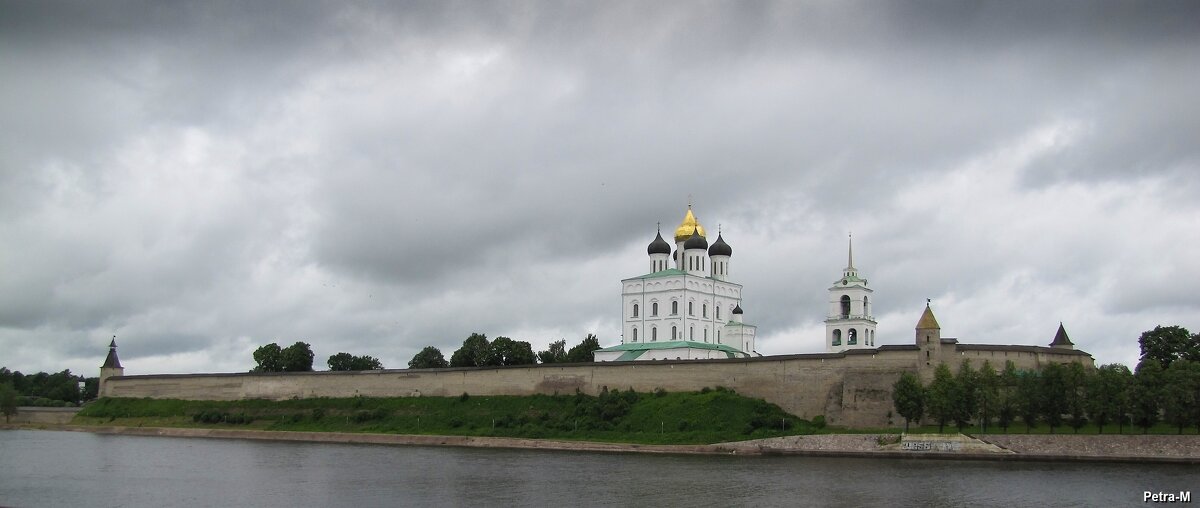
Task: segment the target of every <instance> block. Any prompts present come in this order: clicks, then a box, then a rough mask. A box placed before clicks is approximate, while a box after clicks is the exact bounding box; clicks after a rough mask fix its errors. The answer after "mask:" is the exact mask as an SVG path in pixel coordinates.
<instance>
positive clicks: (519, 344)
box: [408, 333, 600, 369]
mask: <svg viewBox="0 0 1200 508" xmlns="http://www.w3.org/2000/svg"><path fill="white" fill-rule="evenodd" d="M597 349H600V340H599V339H597V338H596V336H595V335H592V334H590V333H589V334H588V335H587V337H584V338H583V340H581V341H580V342H579V344H576V345H575V346H573V347H571V349H569V350H568V349H567V341H566V340H557V341H554V342H551V343H550V346H549V348H547V349H546V350H545V351H539V352H538V353H537V354H536V355H535V354H534V353H533V347H532V346H531V345H530V344H529V343H528V342H525V341H523V340H513V339H510V338H508V337H503V336H501V337H496V338H495V339H494V340H492V341H490V342H489V341H488V339H487V336H486V335H484V334H482V333H472V334H471V335H470V336H469V337H467V339H466V340H464V341H463V343H462V346H461V347H459V348H458V349H457V350H456V351H454V354H452V355H450V361H446V357H445V356H444V355H442V351H441V350H440V349H438V348H436V347H434V346H426V347H425V348H424V349H422V350H421V351H420V352H418V353H417V354H416V355H414V356H413V358H412V360H411V361H409V362H408V367H409V368H410V369H442V368H446V367H486V366H498V365H533V364H536V363H539V362H540V363H579V362H590V361H592V360H593V353H594V352H595V351H596V350H597Z"/></svg>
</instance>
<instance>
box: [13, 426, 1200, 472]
mask: <svg viewBox="0 0 1200 508" xmlns="http://www.w3.org/2000/svg"><path fill="white" fill-rule="evenodd" d="M3 428H38V429H45V430H69V431H77V432H93V433H98V434H121V435H134V436H162V437H194V438H218V439H259V440H271V441H304V442H318V443H360V444H381V445H409V446H461V447H476V448H518V449H539V450H565V451H589V452H610V453H669V454H708V455H807V456H818V457H870V458H896V459H922V458H924V459H956V460H963V459H971V460H1033V461H1094V462H1161V463H1178V464H1194V465H1195V464H1200V436H1196V435H1190V436H1170V435H1101V436H1096V435H1062V434H1058V435H1022V434H1008V435H998V434H989V435H984V436H982V437H981V438H975V437H972V436H967V435H962V434H949V435H938V434H909V435H906V436H904V438H903V440H901V439H900V436H899V435H898V434H818V435H807V436H784V437H776V438H767V439H756V440H752V441H737V442H729V443H718V444H712V445H647V444H630V443H599V442H588V441H556V440H547V439H521V438H504V437H480V436H430V435H404V434H360V433H342V432H280V431H263V430H241V429H214V428H161V427H108V426H90V425H37V426H32V425H3V424H0V429H3ZM906 445H907V446H906ZM913 445H926V446H924V447H922V446H913Z"/></svg>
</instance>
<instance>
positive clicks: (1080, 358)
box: [945, 350, 1093, 371]
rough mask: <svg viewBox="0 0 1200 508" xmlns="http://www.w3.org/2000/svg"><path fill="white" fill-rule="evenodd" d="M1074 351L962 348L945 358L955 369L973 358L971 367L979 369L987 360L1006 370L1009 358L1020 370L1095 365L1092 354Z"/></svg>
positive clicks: (995, 366) (951, 368) (994, 366)
mask: <svg viewBox="0 0 1200 508" xmlns="http://www.w3.org/2000/svg"><path fill="white" fill-rule="evenodd" d="M1072 353H1073V352H1072ZM1072 353H1064V354H1058V353H1053V352H1042V351H1039V352H1031V351H997V350H991V351H988V350H968V351H961V350H960V351H957V352H956V353H955V354H954V355H949V356H947V357H946V358H945V359H946V362H947V364H948V365H949V366H950V370H954V371H957V369H958V366H959V365H961V364H962V361H963V360H967V359H969V360H971V367H972V368H974V369H979V368H980V367H982V366H983V362H984V361H987V362H989V363H991V365H992V368H993V369H996V371H1002V370H1004V364H1005V362H1007V361H1009V360H1011V361H1012V362H1013V364H1014V365H1015V366H1016V368H1017V369H1018V370H1037V369H1041V368H1042V367H1045V366H1046V365H1047V364H1050V363H1071V362H1082V363H1083V365H1084V367H1092V366H1093V360H1092V358H1091V357H1090V356H1084V355H1078V354H1072Z"/></svg>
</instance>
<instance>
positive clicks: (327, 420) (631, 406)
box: [73, 388, 819, 444]
mask: <svg viewBox="0 0 1200 508" xmlns="http://www.w3.org/2000/svg"><path fill="white" fill-rule="evenodd" d="M73 423H75V424H80V425H120V426H129V427H137V426H146V427H151V426H153V427H199V428H238V429H255V430H280V431H307V432H369V433H388V434H431V435H447V436H495V437H516V438H533V439H565V440H582V441H602V442H623V443H643V444H706V443H720V442H728V441H740V440H747V439H760V438H767V437H777V436H786V435H796V434H811V433H814V432H816V431H818V427H819V424H818V425H814V424H813V423H812V422H809V421H806V420H801V419H799V418H797V417H795V416H793V415H790V414H787V413H785V412H784V411H783V410H782V409H780V408H779V407H778V406H776V405H774V404H769V403H767V402H764V401H762V400H760V399H751V398H748V397H742V396H740V395H738V394H736V393H734V392H732V391H729V390H725V389H722V388H717V389H715V390H708V389H706V390H704V391H703V392H699V393H695V392H693V393H663V392H659V393H637V392H632V391H624V392H621V391H615V390H614V391H611V392H607V393H603V394H601V395H600V396H598V397H593V396H588V395H583V394H575V395H557V396H550V395H533V396H527V397H506V396H493V397H482V396H480V397H476V396H462V397H402V398H400V397H398V398H367V397H353V398H343V399H328V398H314V399H295V400H284V401H268V400H239V401H190V400H172V399H166V400H163V399H122V398H107V399H101V400H98V401H96V402H94V403H92V404H90V405H88V406H87V407H85V408H84V409H83V411H81V412H80V413H79V415H78V416H76V417H75V420H74V422H73Z"/></svg>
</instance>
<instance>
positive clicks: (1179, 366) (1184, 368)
mask: <svg viewBox="0 0 1200 508" xmlns="http://www.w3.org/2000/svg"><path fill="white" fill-rule="evenodd" d="M1198 395H1200V363H1196V362H1192V361H1189V360H1186V359H1179V360H1175V361H1174V362H1171V366H1170V367H1169V368H1168V369H1167V370H1166V373H1165V376H1164V383H1163V389H1162V405H1163V413H1164V415H1165V417H1166V420H1167V421H1168V422H1170V423H1171V425H1174V426H1175V427H1176V428H1177V429H1178V430H1179V433H1180V434H1183V428H1184V427H1187V426H1188V425H1190V424H1191V423H1192V422H1194V421H1196V420H1197V417H1198V416H1197V414H1196V413H1197V411H1200V399H1198V398H1197V396H1198Z"/></svg>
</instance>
